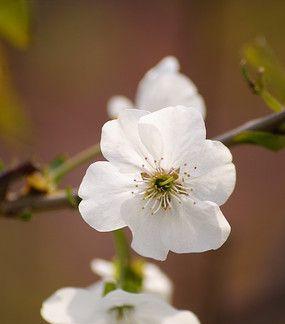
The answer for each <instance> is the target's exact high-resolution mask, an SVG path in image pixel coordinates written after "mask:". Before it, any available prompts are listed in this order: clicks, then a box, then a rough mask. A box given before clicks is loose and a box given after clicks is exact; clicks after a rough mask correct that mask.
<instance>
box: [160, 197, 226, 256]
mask: <svg viewBox="0 0 285 324" xmlns="http://www.w3.org/2000/svg"><path fill="white" fill-rule="evenodd" d="M177 205H178V204H177ZM161 225H162V228H161V231H162V233H163V236H162V240H163V242H164V244H165V245H166V246H167V247H168V248H169V250H171V251H173V252H176V253H190V252H204V251H208V250H215V249H218V248H219V247H220V246H221V245H223V243H224V242H225V241H226V240H227V238H228V236H229V234H230V229H231V228H230V225H229V223H228V222H227V220H226V219H225V217H224V215H223V214H222V212H221V210H220V208H219V207H218V206H217V205H216V204H214V203H212V202H199V201H198V202H196V203H195V204H194V202H193V201H192V200H191V199H184V200H183V202H182V204H181V205H179V207H177V208H173V210H172V215H168V217H167V220H166V221H165V222H163V223H161Z"/></svg>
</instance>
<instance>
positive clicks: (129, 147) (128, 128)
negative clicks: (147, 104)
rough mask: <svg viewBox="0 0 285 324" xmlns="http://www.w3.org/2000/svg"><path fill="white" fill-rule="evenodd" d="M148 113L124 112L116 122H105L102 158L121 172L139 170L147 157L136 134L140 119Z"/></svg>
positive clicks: (131, 110)
mask: <svg viewBox="0 0 285 324" xmlns="http://www.w3.org/2000/svg"><path fill="white" fill-rule="evenodd" d="M147 114H148V112H146V111H142V110H138V109H126V110H124V111H123V112H122V113H121V114H120V115H119V118H118V119H117V120H112V121H109V122H107V123H106V124H105V125H104V126H103V129H102V138H101V150H102V153H103V155H104V157H105V158H106V159H107V160H108V161H110V162H112V164H114V165H115V166H116V167H118V168H119V169H120V171H122V172H131V171H137V170H138V169H141V166H142V164H143V163H144V162H145V160H144V157H145V156H146V155H148V153H147V152H146V149H145V147H144V146H143V144H142V143H141V140H140V137H139V134H138V122H139V119H140V117H142V116H144V115H147Z"/></svg>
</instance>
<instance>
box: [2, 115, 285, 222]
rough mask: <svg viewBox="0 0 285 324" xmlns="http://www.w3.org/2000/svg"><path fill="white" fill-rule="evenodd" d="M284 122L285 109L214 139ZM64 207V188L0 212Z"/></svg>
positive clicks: (229, 140) (11, 203) (229, 141)
mask: <svg viewBox="0 0 285 324" xmlns="http://www.w3.org/2000/svg"><path fill="white" fill-rule="evenodd" d="M283 123H285V111H282V112H280V113H274V114H271V115H269V116H266V117H263V118H258V119H254V120H252V121H249V122H247V123H245V124H244V125H242V126H240V127H237V128H235V129H233V130H231V131H229V132H226V133H224V134H222V135H219V136H217V137H215V138H214V140H218V141H221V142H223V143H224V144H225V145H226V146H228V147H230V146H232V145H235V144H237V143H235V142H234V138H235V136H237V135H238V134H240V133H242V132H244V131H248V130H259V131H273V132H275V131H276V132H278V128H279V127H280V126H281V125H282V124H283ZM72 195H73V198H74V199H75V201H76V202H78V203H79V201H80V198H79V197H78V195H77V189H73V191H72ZM63 208H72V204H71V203H70V201H69V198H68V195H67V194H66V191H64V190H62V191H59V192H57V193H54V194H49V195H33V196H32V195H30V196H26V197H21V198H17V199H14V200H13V199H11V200H6V201H3V202H2V203H0V214H1V215H3V216H7V217H17V215H18V214H19V213H20V212H22V211H25V210H27V209H28V210H29V211H30V212H41V211H46V210H56V209H63Z"/></svg>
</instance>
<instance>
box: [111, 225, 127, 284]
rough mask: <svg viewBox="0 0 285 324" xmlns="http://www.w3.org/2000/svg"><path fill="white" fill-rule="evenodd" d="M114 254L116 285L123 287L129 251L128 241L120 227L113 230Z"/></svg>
mask: <svg viewBox="0 0 285 324" xmlns="http://www.w3.org/2000/svg"><path fill="white" fill-rule="evenodd" d="M113 233H114V240H115V247H116V254H117V266H118V286H119V287H120V288H123V287H124V285H125V283H126V279H127V272H128V269H129V267H130V259H131V258H130V251H129V245H128V241H127V239H126V236H125V233H124V231H123V230H122V229H118V230H116V231H114V232H113Z"/></svg>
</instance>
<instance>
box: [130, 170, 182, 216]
mask: <svg viewBox="0 0 285 324" xmlns="http://www.w3.org/2000/svg"><path fill="white" fill-rule="evenodd" d="M179 173H180V169H179V168H178V169H171V170H170V171H166V170H164V169H162V168H161V167H160V166H159V167H157V168H155V170H154V171H153V172H142V173H141V178H142V180H140V181H139V180H134V181H135V182H136V188H137V189H138V192H137V194H140V195H142V196H143V200H145V202H146V203H145V205H144V206H143V207H142V208H143V209H145V208H146V206H147V205H148V204H151V213H152V214H153V215H154V214H156V213H157V212H158V211H159V210H160V209H163V210H165V211H166V210H168V209H170V208H171V207H172V204H173V200H177V201H178V202H179V203H181V195H182V196H188V189H187V187H186V185H185V183H184V179H183V177H182V178H181V179H180V176H179ZM133 193H134V194H135V192H133Z"/></svg>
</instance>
